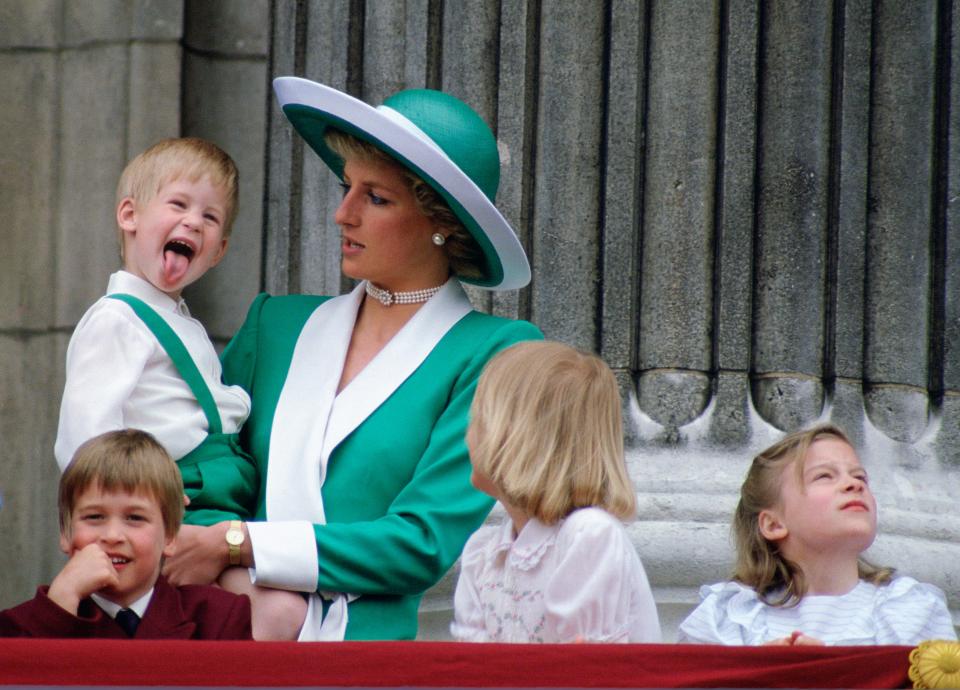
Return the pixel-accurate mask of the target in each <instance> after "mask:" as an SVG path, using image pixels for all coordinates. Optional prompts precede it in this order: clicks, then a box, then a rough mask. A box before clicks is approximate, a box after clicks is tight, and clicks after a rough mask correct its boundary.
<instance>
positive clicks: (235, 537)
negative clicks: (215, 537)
mask: <svg viewBox="0 0 960 690" xmlns="http://www.w3.org/2000/svg"><path fill="white" fill-rule="evenodd" d="M227 543H228V544H231V545H233V546H240V544H242V543H243V532H242V531H240V530H238V529H231V530H227Z"/></svg>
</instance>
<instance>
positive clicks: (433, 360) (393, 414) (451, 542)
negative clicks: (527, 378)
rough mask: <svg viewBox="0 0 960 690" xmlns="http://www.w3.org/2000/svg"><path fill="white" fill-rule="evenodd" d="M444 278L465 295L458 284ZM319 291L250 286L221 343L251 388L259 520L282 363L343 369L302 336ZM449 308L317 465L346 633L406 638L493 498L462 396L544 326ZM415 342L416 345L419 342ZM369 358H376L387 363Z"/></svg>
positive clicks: (333, 582) (324, 570)
mask: <svg viewBox="0 0 960 690" xmlns="http://www.w3.org/2000/svg"><path fill="white" fill-rule="evenodd" d="M453 282H455V281H453ZM452 289H455V290H457V291H459V294H462V290H461V289H460V287H459V284H457V285H456V286H455V288H452ZM327 299H329V298H325V297H315V296H304V295H293V296H288V297H273V298H271V297H269V296H267V295H260V296H259V297H257V299H256V300H255V301H254V303H253V305H252V307H251V309H250V312H249V314H248V317H247V320H246V322H245V324H244V325H243V327H242V328H241V330H240V331H239V332H238V333H237V335H236V336H235V337H234V339H233V340H232V341H231V343H230V344H229V346H228V347H227V349H226V351H225V352H224V355H223V361H224V378H225V380H226V381H227V383H230V384H239V385H241V386H243V387H244V388H245V389H246V390H247V391H248V392H249V393H250V396H251V398H252V400H253V409H252V412H251V415H250V418H249V420H248V421H247V424H246V425H245V426H244V428H243V430H242V432H241V443H242V445H243V446H244V448H245V449H246V450H248V451H249V452H250V453H251V454H252V455H253V457H254V458H255V459H256V462H257V465H258V469H259V473H260V477H261V478H262V479H261V484H262V486H261V489H260V493H259V500H258V505H257V509H256V514H257V518H258V519H260V520H270V519H271V514H270V513H271V510H270V509H269V505H270V500H268V499H267V487H268V485H269V483H270V479H271V476H270V466H271V461H272V458H271V446H272V444H273V446H274V447H276V442H277V440H278V439H272V438H271V437H272V434H273V433H274V431H275V428H277V427H275V419H274V417H275V411H276V409H277V405H278V400H279V398H280V397H281V394H282V391H283V389H284V387H285V386H287V385H291V386H300V387H303V384H304V382H303V381H302V380H299V379H298V380H293V377H291V381H292V383H290V382H288V380H287V378H288V377H287V374H288V371H290V369H291V362H292V361H293V360H294V358H295V357H297V358H301V357H303V358H312V359H313V360H314V363H316V362H318V361H319V362H320V363H321V364H324V359H325V358H328V357H329V359H330V361H329V366H328V367H327V368H328V369H329V368H333V371H332V372H330V374H331V376H330V380H331V381H333V380H339V372H340V371H342V359H341V358H340V357H339V356H338V355H336V354H334V355H331V351H336V349H337V346H336V345H330V344H329V343H327V342H326V337H325V334H323V333H322V332H321V334H320V335H317V334H316V332H313V334H312V335H310V336H309V337H304V336H302V332H304V325H305V324H306V323H307V321H308V320H309V319H310V318H311V316H312V315H313V314H314V312H315V311H316V310H317V308H318V307H319V306H320V305H322V304H324V302H325V301H326V300H327ZM339 299H344V297H341V298H339ZM458 299H459V298H458ZM462 299H463V300H466V297H465V296H463V297H462ZM467 304H468V303H467ZM457 319H458V320H455V322H454V323H453V325H452V326H451V327H449V329H448V330H446V332H445V333H443V334H442V335H441V336H440V337H439V339H438V340H437V341H436V343H435V344H434V345H433V346H432V348H431V349H429V351H428V352H427V353H426V356H425V358H424V359H423V360H422V362H420V363H419V365H417V366H416V368H415V369H413V371H412V372H411V373H409V375H405V377H401V378H402V380H397V381H387V382H385V383H384V385H386V386H387V388H388V389H389V390H388V391H387V392H385V393H384V396H385V397H384V399H383V400H382V402H379V404H376V406H375V408H374V409H371V410H370V411H369V414H367V413H366V412H363V413H362V414H363V415H364V416H363V418H362V419H360V420H356V421H358V423H357V424H356V426H354V427H352V428H351V429H350V430H349V431H348V432H347V433H346V434H345V435H344V437H343V438H342V440H339V441H338V442H337V443H336V445H335V446H334V447H333V449H332V451H330V453H329V458H328V460H327V464H326V467H325V469H324V470H322V471H321V474H325V479H324V480H323V483H322V488H321V489H320V493H321V494H322V503H323V508H322V511H323V513H325V519H326V524H314V525H313V532H314V535H315V537H316V549H317V563H318V572H317V576H316V589H317V590H320V591H333V592H350V593H354V594H358V595H360V597H359V598H358V599H356V600H355V601H353V602H351V603H350V605H349V608H348V611H349V624H348V626H347V630H346V639H406V638H413V637H414V636H415V635H416V631H417V607H418V604H419V601H420V597H421V595H422V593H423V592H424V591H425V590H426V589H427V588H429V587H430V586H432V585H433V584H435V583H436V582H437V581H438V580H439V579H440V578H441V577H442V576H443V574H444V573H445V572H446V571H447V570H448V569H449V568H450V566H451V565H452V564H453V563H454V561H455V560H456V559H457V557H458V556H459V555H460V552H461V550H462V548H463V545H464V543H465V542H466V540H467V538H468V537H469V535H470V534H471V533H472V532H473V531H474V530H475V529H476V528H477V527H478V526H479V525H480V524H481V523H482V522H483V519H484V518H485V517H486V515H487V514H488V512H489V510H490V508H491V507H492V500H491V499H490V498H489V497H487V496H485V495H483V494H481V493H479V492H478V491H476V490H475V489H473V487H472V486H471V484H470V473H471V468H470V461H469V456H468V454H467V448H466V443H465V440H464V438H465V433H466V428H467V421H468V413H469V409H470V403H471V401H472V399H473V394H474V390H475V388H476V383H477V379H478V377H479V376H480V373H481V371H482V370H483V367H484V365H485V364H486V363H487V361H489V359H490V358H491V357H492V356H493V355H494V354H496V353H497V352H499V351H500V350H502V349H503V348H505V347H507V346H509V345H512V344H514V343H517V342H520V341H523V340H530V339H538V338H541V337H542V335H541V334H540V331H539V330H538V329H537V328H536V327H535V326H533V325H532V324H530V323H527V322H524V321H513V320H509V319H503V318H499V317H494V316H490V315H487V314H482V313H479V312H476V311H471V310H469V307H467V308H466V310H465V313H464V315H463V316H462V317H457ZM405 328H406V327H405ZM349 329H350V330H352V322H350V323H349ZM330 330H335V331H341V330H343V329H342V328H341V327H337V328H334V329H330ZM401 333H403V332H401ZM399 335H400V334H398V336H399ZM331 336H335V338H334V339H337V338H338V339H339V341H340V342H341V344H342V343H343V342H344V339H345V341H346V342H349V332H346V333H341V332H338V333H335V334H331ZM412 346H413V347H414V349H415V348H416V342H413V343H412ZM343 347H345V346H343ZM343 347H341V348H340V349H341V350H343ZM295 352H296V354H295ZM401 352H402V351H401ZM381 354H382V353H381ZM378 357H380V355H378ZM317 358H319V360H318V359H317ZM398 362H400V363H402V362H403V358H402V357H401V358H400V359H398ZM380 365H381V369H380V371H384V372H390V371H391V370H392V368H391V367H385V366H384V365H383V363H382V362H381V363H380ZM370 367H371V365H368V368H370ZM358 378H359V376H358ZM381 378H386V379H389V378H390V374H389V373H387V374H386V375H385V376H383V377H381ZM380 383H381V381H379V380H377V381H375V382H374V384H375V385H379V384H380ZM353 385H354V383H353V382H351V384H350V386H348V387H347V389H344V392H346V391H347V390H348V389H349V388H350V387H351V386H353ZM306 397H307V398H309V391H308V392H307V394H306ZM312 404H313V402H312V401H310V400H309V399H306V400H305V401H304V403H303V405H294V406H292V407H290V408H287V409H291V410H294V411H295V412H296V415H295V416H298V417H299V415H300V414H302V415H303V421H302V422H295V423H294V424H293V426H291V425H290V424H289V423H288V424H287V425H286V427H285V429H284V431H283V433H284V434H286V435H289V436H297V435H298V434H302V435H309V434H311V433H312V432H313V431H314V429H313V427H314V426H315V424H316V422H315V421H314V420H315V419H318V418H319V417H314V416H312V415H311V413H310V406H311V405H312ZM283 440H291V439H289V438H286V437H285V438H284V439H283ZM275 453H276V450H275ZM314 454H315V453H314V452H313V451H310V452H309V453H305V455H309V456H311V457H312V456H313V455H314ZM307 476H311V475H310V474H308V475H307ZM318 482H319V479H318ZM309 483H310V482H309V481H307V482H303V483H302V484H303V485H302V486H297V487H290V486H287V487H284V489H285V490H286V491H287V492H297V491H300V490H304V491H306V490H308V489H309V488H313V487H306V486H305V485H306V484H309ZM287 495H291V496H292V495H293V494H290V493H288V494H287ZM292 500H296V498H294V499H292ZM274 505H278V504H277V503H274ZM282 507H283V506H281V508H282ZM314 522H316V521H314Z"/></svg>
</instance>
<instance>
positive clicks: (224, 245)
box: [210, 237, 230, 268]
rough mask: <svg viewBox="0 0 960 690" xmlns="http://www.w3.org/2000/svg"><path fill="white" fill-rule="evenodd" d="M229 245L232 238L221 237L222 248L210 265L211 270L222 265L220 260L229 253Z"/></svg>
mask: <svg viewBox="0 0 960 690" xmlns="http://www.w3.org/2000/svg"><path fill="white" fill-rule="evenodd" d="M228 244H230V238H229V237H221V238H220V248H219V249H218V250H217V254H216V256H214V257H213V262H212V263H211V264H210V268H213V267H214V266H216V265H217V264H218V263H220V260H221V259H222V258H223V257H224V255H225V254H226V253H227V245H228Z"/></svg>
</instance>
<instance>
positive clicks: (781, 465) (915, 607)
mask: <svg viewBox="0 0 960 690" xmlns="http://www.w3.org/2000/svg"><path fill="white" fill-rule="evenodd" d="M733 534H734V538H735V541H736V545H737V560H736V566H735V568H734V574H733V581H732V582H723V583H719V584H715V585H710V586H706V587H703V588H701V591H700V595H701V600H702V601H701V603H700V605H699V606H698V607H697V608H696V609H695V610H694V612H693V613H692V614H690V616H689V617H688V618H687V619H686V620H685V621H684V622H683V623H682V624H681V626H680V641H682V642H698V643H715V644H732V645H760V644H766V645H804V644H806V645H816V644H842V645H857V644H861V645H863V644H902V645H915V644H917V643H918V642H920V641H922V640H925V639H930V638H933V637H940V638H947V639H956V633H955V632H954V629H953V625H952V622H951V619H950V613H949V611H948V610H947V606H946V602H945V598H944V595H943V592H941V591H940V590H939V589H937V588H936V587H934V586H933V585H928V584H924V583H920V582H917V581H916V580H914V579H913V578H910V577H893V570H892V569H891V568H879V567H877V566H874V565H872V564H870V563H869V562H867V561H866V560H864V559H863V557H862V556H861V554H862V553H863V551H865V550H866V549H867V548H868V547H869V546H870V545H871V544H872V543H873V541H874V539H875V538H876V535H877V502H876V499H875V498H874V496H873V492H872V491H871V490H870V485H869V483H868V480H867V472H866V470H865V469H864V468H863V466H862V465H861V464H860V460H859V458H858V457H857V453H856V451H855V450H854V448H853V445H852V444H851V443H850V440H849V439H848V438H847V436H846V435H845V434H844V433H843V431H842V430H841V429H839V428H838V427H836V426H833V425H832V424H820V425H817V426H814V427H812V428H809V429H805V430H801V431H797V432H794V433H792V434H789V435H787V436H786V437H784V438H783V439H782V440H780V441H779V442H777V443H775V444H774V445H772V446H770V447H769V448H767V449H766V450H765V451H763V452H762V453H760V454H759V455H757V456H756V457H755V458H754V460H753V463H752V464H751V466H750V470H749V471H748V472H747V477H746V479H745V480H744V482H743V486H742V487H741V489H740V502H739V504H738V505H737V509H736V513H735V514H734V518H733Z"/></svg>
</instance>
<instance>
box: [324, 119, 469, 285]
mask: <svg viewBox="0 0 960 690" xmlns="http://www.w3.org/2000/svg"><path fill="white" fill-rule="evenodd" d="M324 141H325V142H326V144H327V146H329V147H330V149H331V150H332V151H333V152H334V153H336V154H337V155H338V156H340V158H342V159H343V160H347V159H348V158H353V159H356V160H361V161H374V162H378V163H388V164H390V165H394V166H396V167H397V168H398V169H399V170H400V172H401V173H402V174H403V178H404V180H405V181H406V183H407V188H408V189H409V190H410V191H411V192H412V193H413V197H414V199H416V203H417V208H418V209H419V210H420V212H421V213H422V214H423V215H424V216H426V217H427V218H428V219H429V220H430V221H431V222H432V223H433V224H434V225H437V226H438V227H440V228H442V229H444V230H446V231H448V232H449V233H450V234H449V235H448V236H447V241H446V243H445V244H444V245H443V251H444V252H446V255H447V259H448V260H449V261H450V270H452V271H453V273H454V275H458V276H461V277H463V278H480V277H481V276H483V267H484V266H485V261H484V258H483V251H482V250H481V249H480V245H479V244H478V243H477V241H476V240H475V239H473V235H471V234H470V232H469V231H468V230H467V228H466V227H465V226H464V225H463V223H461V222H460V219H459V218H457V216H456V214H455V213H454V212H453V211H451V210H450V206H449V205H448V204H447V202H446V201H444V199H443V197H442V196H440V194H439V193H438V192H437V191H436V190H435V189H434V188H433V187H431V186H430V185H429V184H427V183H426V182H424V181H423V180H422V179H421V178H420V177H419V176H418V175H416V174H415V173H414V172H413V171H412V170H410V169H409V168H408V167H407V166H405V165H403V164H401V163H400V162H399V161H397V159H396V158H393V157H392V156H391V155H390V154H388V153H387V152H386V151H383V150H381V149H379V148H377V147H376V146H374V145H373V144H371V143H369V142H366V141H363V140H362V139H358V138H357V137H355V136H353V135H350V134H347V133H345V132H341V131H340V130H338V129H333V128H331V129H328V130H327V131H326V133H325V134H324Z"/></svg>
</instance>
